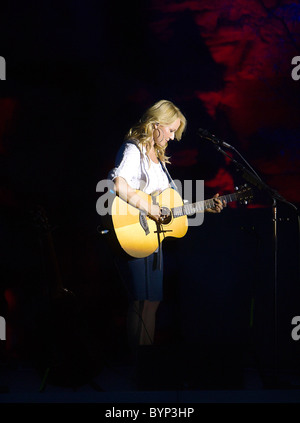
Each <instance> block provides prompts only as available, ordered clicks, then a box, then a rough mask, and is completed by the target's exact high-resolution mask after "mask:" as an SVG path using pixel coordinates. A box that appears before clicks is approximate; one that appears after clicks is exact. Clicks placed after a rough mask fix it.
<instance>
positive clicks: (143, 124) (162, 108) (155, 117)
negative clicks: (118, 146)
mask: <svg viewBox="0 0 300 423" xmlns="http://www.w3.org/2000/svg"><path fill="white" fill-rule="evenodd" d="M178 118H179V119H180V125H179V128H178V129H177V131H176V132H175V139H176V140H178V141H179V140H180V139H181V137H182V134H183V132H184V130H185V128H186V124H187V122H186V118H185V117H184V115H183V114H182V112H181V111H180V109H179V108H178V107H177V106H175V104H173V103H172V102H171V101H169V100H160V101H158V102H157V103H155V104H154V105H153V106H151V107H149V108H148V109H147V110H146V111H145V113H144V114H143V116H142V117H141V119H140V120H139V121H138V122H137V123H136V124H135V125H134V126H132V128H130V130H129V131H128V132H127V134H126V136H125V140H128V139H133V140H135V141H136V142H137V144H138V146H139V148H140V149H141V151H142V147H145V148H146V154H148V153H149V150H150V148H151V143H152V140H153V132H154V131H155V125H157V124H159V125H162V126H169V125H171V124H172V123H173V122H175V120H176V119H178ZM166 148H167V144H166V146H165V147H161V146H158V145H155V150H156V154H157V157H158V158H159V159H160V160H161V161H162V162H165V163H170V162H169V157H167V156H166V155H165V151H166Z"/></svg>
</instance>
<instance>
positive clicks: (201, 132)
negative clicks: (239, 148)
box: [198, 128, 234, 150]
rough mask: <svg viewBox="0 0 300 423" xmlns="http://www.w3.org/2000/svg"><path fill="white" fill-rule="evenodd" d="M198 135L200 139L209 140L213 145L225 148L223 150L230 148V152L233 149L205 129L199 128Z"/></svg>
mask: <svg viewBox="0 0 300 423" xmlns="http://www.w3.org/2000/svg"><path fill="white" fill-rule="evenodd" d="M198 134H199V135H200V137H201V138H204V139H206V140H209V141H211V142H212V143H213V144H215V145H218V146H219V147H220V146H222V147H225V148H230V149H232V150H233V149H234V147H232V145H230V144H228V143H227V142H225V141H223V140H221V139H219V138H217V137H216V136H215V135H213V134H211V133H210V132H208V131H207V130H206V129H202V128H199V129H198Z"/></svg>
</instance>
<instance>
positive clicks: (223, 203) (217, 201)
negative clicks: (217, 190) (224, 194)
mask: <svg viewBox="0 0 300 423" xmlns="http://www.w3.org/2000/svg"><path fill="white" fill-rule="evenodd" d="M218 197H219V194H215V195H214V196H213V198H214V202H215V206H214V207H212V208H210V209H207V211H208V212H210V213H221V211H222V210H223V208H224V207H226V201H225V200H223V201H221V200H220V199H219V198H218Z"/></svg>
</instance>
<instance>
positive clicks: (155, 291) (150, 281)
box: [116, 251, 163, 301]
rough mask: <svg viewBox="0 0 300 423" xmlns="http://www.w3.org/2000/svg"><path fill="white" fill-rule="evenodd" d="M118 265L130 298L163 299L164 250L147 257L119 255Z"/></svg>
mask: <svg viewBox="0 0 300 423" xmlns="http://www.w3.org/2000/svg"><path fill="white" fill-rule="evenodd" d="M116 265H117V267H118V270H119V272H120V275H121V279H122V281H123V282H124V284H125V287H126V289H127V293H128V298H129V300H134V301H136V300H149V301H161V300H162V299H163V259H162V251H160V252H159V253H153V254H151V255H150V256H148V257H145V258H130V259H125V258H121V257H118V258H117V259H116Z"/></svg>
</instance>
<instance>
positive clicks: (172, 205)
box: [102, 186, 253, 258]
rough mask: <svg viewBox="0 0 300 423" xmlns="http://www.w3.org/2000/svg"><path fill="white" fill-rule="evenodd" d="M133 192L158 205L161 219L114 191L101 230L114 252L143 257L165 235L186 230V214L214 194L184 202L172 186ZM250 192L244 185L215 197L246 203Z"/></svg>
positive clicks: (203, 207)
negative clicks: (159, 189) (202, 199)
mask: <svg viewBox="0 0 300 423" xmlns="http://www.w3.org/2000/svg"><path fill="white" fill-rule="evenodd" d="M136 193H137V194H138V195H139V196H141V197H143V198H144V200H147V201H148V202H149V204H157V205H159V206H160V208H161V212H162V216H161V223H157V222H156V221H154V220H153V219H150V218H149V217H147V216H146V215H145V214H144V213H142V212H141V211H140V210H139V209H137V208H136V207H133V206H131V205H130V204H128V203H127V202H126V201H124V200H122V199H121V198H120V197H118V196H117V195H116V194H114V198H113V200H112V201H111V202H110V204H111V209H110V212H109V213H107V214H106V215H105V216H102V224H103V230H102V233H107V238H108V241H109V243H110V245H111V246H112V247H113V249H114V250H115V252H116V253H117V254H125V255H126V256H127V257H128V256H131V257H136V258H142V257H147V256H149V255H150V254H152V253H154V251H155V250H156V249H157V248H158V247H159V245H160V244H161V243H162V241H163V240H164V239H165V238H167V237H174V238H182V237H183V236H184V235H185V234H186V233H187V230H188V218H187V215H193V214H194V213H199V212H204V211H205V210H206V209H208V208H213V207H214V205H215V203H214V200H215V199H214V198H211V199H208V200H204V201H198V202H196V203H192V204H187V205H186V204H185V205H184V204H183V201H182V198H181V196H180V194H179V193H178V192H177V191H176V190H174V189H172V188H167V189H165V190H164V191H162V192H161V193H158V194H151V195H148V194H145V193H144V192H143V191H139V190H137V191H136ZM252 195H253V194H252V190H251V189H250V188H248V187H247V186H244V187H243V188H242V189H241V190H239V191H237V192H235V193H231V194H227V195H224V196H221V197H219V200H220V201H226V202H231V201H238V200H239V201H242V202H243V203H244V204H247V203H248V202H249V201H250V200H251V199H252Z"/></svg>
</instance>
